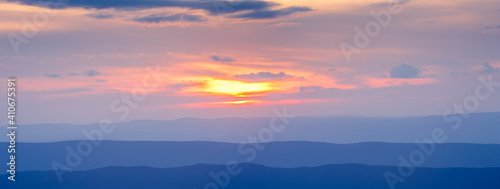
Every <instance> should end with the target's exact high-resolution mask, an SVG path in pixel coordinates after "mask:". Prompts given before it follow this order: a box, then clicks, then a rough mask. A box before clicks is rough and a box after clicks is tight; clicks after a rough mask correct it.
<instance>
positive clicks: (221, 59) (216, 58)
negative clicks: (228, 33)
mask: <svg viewBox="0 0 500 189" xmlns="http://www.w3.org/2000/svg"><path fill="white" fill-rule="evenodd" d="M210 58H212V60H214V61H217V62H235V61H236V60H235V59H234V58H231V57H227V56H217V55H212V56H211V57H210Z"/></svg>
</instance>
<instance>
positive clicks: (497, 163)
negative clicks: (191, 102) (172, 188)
mask: <svg viewBox="0 0 500 189" xmlns="http://www.w3.org/2000/svg"><path fill="white" fill-rule="evenodd" d="M78 143H79V141H66V142H55V143H18V144H17V153H16V157H17V161H18V162H19V163H18V165H17V170H19V171H23V170H51V169H52V162H54V161H57V162H60V163H62V164H65V162H66V157H67V154H68V151H67V149H66V148H67V147H71V148H72V149H74V150H76V146H77V144H78ZM261 145H262V146H264V149H263V150H262V151H258V150H255V147H254V145H252V144H247V145H244V146H243V147H242V148H241V149H244V150H245V152H244V153H242V154H240V153H239V150H238V148H239V146H240V145H239V144H232V143H219V142H144V141H143V142H139V141H135V142H127V141H102V143H101V144H100V145H99V146H97V147H93V149H92V152H91V154H90V155H89V156H86V157H83V160H82V163H81V164H80V165H79V166H77V167H76V168H75V169H76V170H88V169H96V168H102V167H108V166H126V167H131V166H148V167H156V168H169V167H180V166H188V165H194V164H199V163H204V164H216V165H217V164H225V163H226V162H228V161H230V160H236V161H238V162H244V163H246V162H247V158H249V157H250V156H251V155H252V154H251V153H248V152H249V150H255V152H256V153H255V157H256V158H255V160H253V161H251V163H255V164H261V165H265V166H270V167H283V168H293V167H303V166H308V167H311V166H320V165H329V164H346V163H358V164H366V165H394V166H397V165H399V163H400V161H399V160H398V156H400V155H401V156H403V157H404V158H406V159H408V156H409V154H410V153H411V152H412V151H413V150H419V147H418V146H417V145H416V144H392V143H355V144H331V143H317V142H272V143H263V144H261ZM0 149H7V143H0ZM0 157H9V156H8V154H7V150H5V151H0ZM499 157H500V145H497V144H436V147H435V152H434V153H433V154H432V155H431V156H428V157H426V159H425V162H424V164H422V166H424V167H500V158H499ZM0 168H2V169H4V168H5V169H6V168H7V167H6V164H2V165H0Z"/></svg>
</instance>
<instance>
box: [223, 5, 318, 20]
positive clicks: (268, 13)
mask: <svg viewBox="0 0 500 189" xmlns="http://www.w3.org/2000/svg"><path fill="white" fill-rule="evenodd" d="M307 11H312V9H311V8H309V7H288V8H283V9H278V10H269V9H263V10H256V11H253V12H249V13H244V14H239V15H235V16H232V17H233V18H246V19H269V18H277V17H280V16H288V15H290V14H293V13H298V12H307Z"/></svg>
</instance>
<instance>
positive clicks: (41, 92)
mask: <svg viewBox="0 0 500 189" xmlns="http://www.w3.org/2000/svg"><path fill="white" fill-rule="evenodd" d="M89 91H92V89H89V88H69V89H58V90H49V91H36V92H35V91H27V92H26V93H28V94H37V95H51V94H70V93H80V92H89Z"/></svg>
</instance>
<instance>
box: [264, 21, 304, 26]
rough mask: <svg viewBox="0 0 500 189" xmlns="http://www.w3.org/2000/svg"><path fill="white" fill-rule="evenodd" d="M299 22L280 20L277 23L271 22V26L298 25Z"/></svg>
mask: <svg viewBox="0 0 500 189" xmlns="http://www.w3.org/2000/svg"><path fill="white" fill-rule="evenodd" d="M300 24H301V23H297V22H280V23H277V24H273V25H272V26H271V27H287V26H296V25H300Z"/></svg>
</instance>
